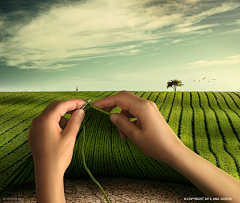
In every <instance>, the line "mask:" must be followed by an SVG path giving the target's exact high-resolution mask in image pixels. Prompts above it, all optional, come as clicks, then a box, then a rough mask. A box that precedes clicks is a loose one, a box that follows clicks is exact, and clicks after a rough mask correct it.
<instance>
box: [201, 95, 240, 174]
mask: <svg viewBox="0 0 240 203" xmlns="http://www.w3.org/2000/svg"><path fill="white" fill-rule="evenodd" d="M205 94H206V95H207V97H208V101H209V105H210V108H211V109H212V110H213V111H214V113H215V116H216V121H217V124H218V126H219V133H220V135H221V137H222V140H223V143H224V144H223V147H224V150H225V151H226V152H227V153H228V154H229V156H230V157H231V160H233V161H234V164H233V165H232V166H231V167H229V166H226V165H225V169H226V170H228V172H231V173H232V175H233V176H234V177H237V178H239V176H240V171H239V166H240V165H239V164H240V163H239V161H240V149H239V142H238V140H237V137H236V135H235V134H234V133H233V130H232V128H231V125H230V123H229V121H228V118H227V116H226V114H225V112H224V111H223V110H222V109H220V108H219V106H218V103H217V101H216V99H215V97H214V95H213V93H211V92H206V93H205ZM234 154H235V156H234Z"/></svg>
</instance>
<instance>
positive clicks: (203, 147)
mask: <svg viewBox="0 0 240 203" xmlns="http://www.w3.org/2000/svg"><path fill="white" fill-rule="evenodd" d="M204 102H207V100H206V98H202V97H199V94H198V93H197V92H193V93H192V107H193V112H194V114H193V115H194V117H193V118H194V139H195V143H196V153H197V154H199V155H200V156H201V157H203V158H205V159H207V160H208V161H210V162H211V163H212V164H214V165H216V164H217V161H216V160H217V157H215V156H214V155H215V154H214V152H213V150H212V146H211V145H210V142H211V138H210V136H208V134H207V132H206V123H205V119H206V118H205V114H204V113H205V112H204V110H203V109H204V108H203V105H202V104H203V103H204Z"/></svg>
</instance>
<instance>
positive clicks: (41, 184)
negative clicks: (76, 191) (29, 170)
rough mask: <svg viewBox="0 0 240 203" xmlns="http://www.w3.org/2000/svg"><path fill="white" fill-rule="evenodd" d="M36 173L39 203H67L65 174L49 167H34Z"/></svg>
mask: <svg viewBox="0 0 240 203" xmlns="http://www.w3.org/2000/svg"><path fill="white" fill-rule="evenodd" d="M34 171H35V184H36V192H37V198H38V202H39V203H41V202H49V203H51V202H59V203H61V202H64V203H65V196H64V183H63V174H61V173H60V172H59V171H56V170H54V169H51V168H50V167H49V166H47V165H42V166H36V165H34Z"/></svg>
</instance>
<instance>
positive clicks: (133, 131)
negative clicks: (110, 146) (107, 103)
mask: <svg viewBox="0 0 240 203" xmlns="http://www.w3.org/2000/svg"><path fill="white" fill-rule="evenodd" d="M110 120H111V121H112V123H113V124H114V125H115V126H116V127H117V128H118V129H119V130H120V131H121V132H123V133H124V134H125V135H126V136H127V137H129V138H130V139H131V140H132V139H135V136H137V135H138V134H139V133H140V132H141V130H140V129H139V128H138V127H137V126H136V125H134V124H133V123H132V122H131V121H129V119H128V118H127V117H126V116H124V115H122V114H120V113H113V114H111V115H110Z"/></svg>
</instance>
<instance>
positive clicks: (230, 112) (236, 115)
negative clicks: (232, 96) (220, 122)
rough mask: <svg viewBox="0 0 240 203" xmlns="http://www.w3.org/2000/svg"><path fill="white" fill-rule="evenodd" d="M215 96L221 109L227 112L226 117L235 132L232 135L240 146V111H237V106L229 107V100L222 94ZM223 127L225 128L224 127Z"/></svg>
mask: <svg viewBox="0 0 240 203" xmlns="http://www.w3.org/2000/svg"><path fill="white" fill-rule="evenodd" d="M214 96H215V98H216V99H217V101H218V105H219V108H220V109H221V110H222V111H224V112H225V114H226V117H227V119H228V121H229V124H230V126H231V129H232V131H233V132H232V133H233V134H234V135H235V136H236V139H237V140H238V144H240V125H239V119H240V109H237V108H236V106H235V105H234V106H233V105H229V103H230V102H228V100H229V98H228V97H227V98H225V97H223V96H222V95H221V94H216V93H214ZM230 104H231V103H230ZM227 123H228V122H226V124H227ZM222 127H223V128H225V127H224V126H222ZM228 127H229V126H228Z"/></svg>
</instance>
